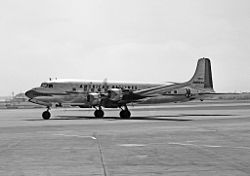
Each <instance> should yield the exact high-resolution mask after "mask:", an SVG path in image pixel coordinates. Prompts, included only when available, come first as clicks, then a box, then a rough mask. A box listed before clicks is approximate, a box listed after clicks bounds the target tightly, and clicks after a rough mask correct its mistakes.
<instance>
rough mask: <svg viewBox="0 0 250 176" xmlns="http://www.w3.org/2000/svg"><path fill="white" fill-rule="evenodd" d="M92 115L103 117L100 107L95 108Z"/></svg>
mask: <svg viewBox="0 0 250 176" xmlns="http://www.w3.org/2000/svg"><path fill="white" fill-rule="evenodd" d="M94 115H95V117H96V118H103V117H104V112H103V110H102V108H101V107H99V109H96V110H95V112H94Z"/></svg>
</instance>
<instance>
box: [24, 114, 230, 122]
mask: <svg viewBox="0 0 250 176" xmlns="http://www.w3.org/2000/svg"><path fill="white" fill-rule="evenodd" d="M197 116H199V117H202V116H204V117H207V116H211V117H214V116H232V115H229V114H177V115H148V116H133V117H131V118H130V119H121V118H120V117H118V116H117V117H104V118H95V117H93V116H75V115H74V116H73V115H57V116H55V117H52V118H51V119H50V120H100V119H103V120H112V121H113V120H155V121H177V122H178V121H179V122H181V121H194V119H192V118H191V117H197ZM187 117H189V118H187ZM26 121H44V120H43V119H27V120H26Z"/></svg>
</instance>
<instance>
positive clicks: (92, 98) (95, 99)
mask: <svg viewBox="0 0 250 176" xmlns="http://www.w3.org/2000/svg"><path fill="white" fill-rule="evenodd" d="M100 101H101V100H100V93H95V92H92V93H89V94H88V95H87V102H88V103H89V104H91V105H92V106H96V105H99V104H100Z"/></svg>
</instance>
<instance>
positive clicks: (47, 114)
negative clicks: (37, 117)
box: [42, 107, 51, 120]
mask: <svg viewBox="0 0 250 176" xmlns="http://www.w3.org/2000/svg"><path fill="white" fill-rule="evenodd" d="M49 110H50V107H47V111H44V112H43V113H42V117H43V119H44V120H49V119H50V117H51V113H50V112H49Z"/></svg>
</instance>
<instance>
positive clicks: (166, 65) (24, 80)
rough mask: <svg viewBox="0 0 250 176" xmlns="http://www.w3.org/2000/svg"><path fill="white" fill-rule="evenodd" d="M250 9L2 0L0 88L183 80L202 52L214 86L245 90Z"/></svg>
mask: <svg viewBox="0 0 250 176" xmlns="http://www.w3.org/2000/svg"><path fill="white" fill-rule="evenodd" d="M249 9H250V1H249V0H209V1H207V0H175V1H173V0H42V1H34V0H22V1H20V0H6V1H0V61H1V62H0V80H1V86H0V95H10V94H11V93H12V92H15V93H20V92H24V91H26V90H28V89H30V88H32V87H36V86H39V85H40V83H41V82H43V81H47V80H48V79H49V78H58V79H59V78H60V79H63V78H65V79H69V78H74V79H83V80H84V79H87V80H92V79H93V80H104V79H105V78H107V79H108V80H117V81H121V82H123V81H124V82H126V81H129V82H146V83H166V82H168V81H174V82H184V81H187V80H189V79H190V78H191V76H192V75H193V73H194V69H195V67H196V62H197V60H198V59H199V58H201V57H207V58H210V60H211V64H212V73H213V81H214V89H215V91H217V92H235V91H237V92H241V91H250V11H249Z"/></svg>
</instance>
